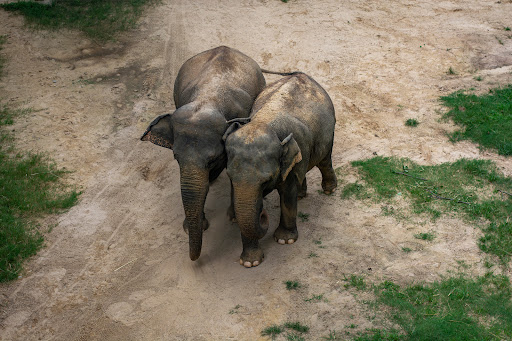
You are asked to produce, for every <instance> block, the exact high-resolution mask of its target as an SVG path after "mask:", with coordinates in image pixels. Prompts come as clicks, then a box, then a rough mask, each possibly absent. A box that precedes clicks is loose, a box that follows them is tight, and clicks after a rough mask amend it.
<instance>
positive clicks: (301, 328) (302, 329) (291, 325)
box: [284, 322, 309, 333]
mask: <svg viewBox="0 0 512 341" xmlns="http://www.w3.org/2000/svg"><path fill="white" fill-rule="evenodd" d="M284 326H285V327H286V328H288V329H292V330H295V331H297V332H299V333H307V332H309V327H308V326H306V325H303V324H301V323H300V322H286V323H285V324H284Z"/></svg>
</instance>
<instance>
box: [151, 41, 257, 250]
mask: <svg viewBox="0 0 512 341" xmlns="http://www.w3.org/2000/svg"><path fill="white" fill-rule="evenodd" d="M264 87H265V78H264V77H263V74H262V72H261V69H260V67H259V66H258V64H257V63H256V62H255V61H254V60H252V59H251V58H250V57H248V56H246V55H244V54H243V53H241V52H240V51H238V50H235V49H231V48H229V47H225V46H220V47H217V48H214V49H212V50H208V51H205V52H202V53H200V54H198V55H196V56H194V57H192V58H190V59H188V60H187V61H186V62H185V63H184V64H183V66H182V67H181V68H180V70H179V72H178V76H177V77H176V81H175V83H174V103H175V105H176V110H175V111H174V113H172V114H166V115H162V116H159V117H157V118H156V119H155V120H154V121H153V122H152V123H151V124H150V125H149V127H148V129H147V130H146V132H145V133H144V134H143V136H142V137H141V140H143V141H150V142H152V143H154V144H156V145H159V146H162V147H165V148H169V149H172V150H173V153H174V158H175V159H176V160H177V161H178V164H179V166H180V181H181V198H182V202H183V208H184V210H185V220H184V222H183V228H184V229H185V231H186V232H188V234H189V248H190V259H192V260H196V259H197V258H199V256H200V254H201V245H202V236H203V231H204V230H206V229H207V228H208V221H207V220H206V218H205V215H204V203H205V200H206V195H207V194H208V189H209V183H210V182H211V181H213V180H215V179H216V178H217V177H218V176H219V174H220V173H221V172H222V170H223V169H224V168H225V167H226V161H227V157H226V152H225V149H224V141H223V140H222V137H223V135H224V133H225V131H226V129H227V128H228V126H229V125H230V123H231V122H232V121H236V120H238V119H243V118H247V117H248V116H249V114H250V111H251V107H252V105H253V102H254V100H255V98H256V96H257V95H258V94H259V93H260V92H261V91H262V90H263V88H264ZM230 121H231V122H230ZM231 205H233V204H231ZM230 211H233V208H232V207H231V208H230Z"/></svg>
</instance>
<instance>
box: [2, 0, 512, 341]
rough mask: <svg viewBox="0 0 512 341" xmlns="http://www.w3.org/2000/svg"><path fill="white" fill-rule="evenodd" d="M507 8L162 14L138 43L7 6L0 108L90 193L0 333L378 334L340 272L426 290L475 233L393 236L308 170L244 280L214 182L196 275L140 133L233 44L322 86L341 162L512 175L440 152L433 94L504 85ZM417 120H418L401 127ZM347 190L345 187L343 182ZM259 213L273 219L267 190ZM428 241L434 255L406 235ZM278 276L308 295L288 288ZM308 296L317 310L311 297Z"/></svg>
mask: <svg viewBox="0 0 512 341" xmlns="http://www.w3.org/2000/svg"><path fill="white" fill-rule="evenodd" d="M510 13H512V2H511V1H509V0H502V1H498V2H496V1H476V0H469V1H468V0H464V1H462V0H460V1H456V0H451V1H448V0H447V1H434V0H425V1H409V0H397V1H376V0H373V1H364V2H361V1H357V0H348V1H343V2H340V1H337V0H325V1H305V0H291V1H290V2H289V3H287V4H285V3H283V2H281V1H278V0H243V1H234V0H229V1H209V0H208V1H207V0H198V1H185V0H173V1H167V0H163V1H162V3H161V5H160V6H159V7H157V8H152V9H150V10H148V11H147V12H146V14H145V16H144V17H143V18H142V20H141V24H140V27H139V28H138V29H137V30H136V31H133V32H129V33H127V34H125V35H124V36H123V37H121V38H120V39H119V41H118V42H116V43H109V44H107V45H106V46H100V45H97V44H95V43H94V42H91V41H89V40H87V39H84V38H83V37H82V36H80V35H79V34H77V33H74V32H58V33H52V32H31V31H29V30H25V29H24V28H23V27H22V20H21V19H20V18H19V17H15V16H12V15H9V14H7V13H6V12H4V11H2V10H0V34H2V35H7V36H8V42H7V44H6V45H5V49H4V53H5V55H6V57H7V59H8V61H9V62H8V63H7V65H6V74H5V76H4V78H3V79H2V82H1V83H0V86H1V95H0V97H1V98H0V99H1V100H2V101H3V102H7V103H9V104H10V105H11V106H13V107H16V106H24V107H31V108H34V109H35V110H36V111H35V112H33V113H31V114H29V115H27V116H25V117H23V118H21V119H19V120H18V122H17V124H16V125H15V126H14V129H15V130H16V137H17V142H18V144H19V146H20V147H21V148H25V149H28V150H37V151H45V152H48V153H49V154H50V155H52V156H53V157H54V158H55V159H56V160H57V162H58V163H59V164H60V165H61V166H65V167H66V168H68V169H71V170H75V173H74V174H73V175H72V178H71V181H73V182H74V183H78V184H80V185H81V186H82V187H83V189H84V194H83V196H82V198H81V202H80V203H79V204H78V205H77V206H76V207H74V208H73V209H71V210H70V211H69V212H68V213H66V214H64V215H62V216H60V217H52V218H50V219H48V220H49V222H51V221H54V222H58V225H57V226H56V227H55V228H54V229H53V230H52V232H51V233H49V234H48V238H47V246H46V248H45V249H43V250H42V251H41V252H40V253H39V255H38V256H37V257H34V258H33V259H32V260H31V261H30V262H28V263H27V265H26V273H24V275H23V277H22V278H20V279H19V280H17V281H15V282H12V283H8V284H2V285H1V286H0V307H1V310H0V339H1V340H256V339H258V338H260V332H261V330H262V329H263V328H265V327H267V326H269V325H271V324H279V323H282V322H285V321H301V322H302V323H305V324H307V325H308V326H310V327H311V331H310V333H309V334H308V339H311V340H317V339H319V338H320V337H321V336H325V335H327V334H328V332H329V330H340V331H341V330H343V329H344V327H345V326H346V325H350V324H355V325H357V328H356V329H355V330H356V331H357V330H364V329H365V328H369V327H379V326H380V325H381V324H380V323H381V321H380V319H379V318H376V319H369V318H368V317H369V315H370V313H369V312H367V311H366V310H365V307H364V305H362V304H361V303H359V302H357V301H356V300H355V299H354V297H353V296H352V295H351V294H350V293H348V292H347V291H346V290H345V289H344V288H343V282H342V278H343V274H357V275H367V276H369V278H370V279H371V280H377V279H381V278H389V279H392V280H394V281H398V282H400V283H404V282H411V281H429V280H434V279H437V278H439V275H440V274H444V273H445V272H446V271H447V270H448V269H453V268H454V267H455V266H456V260H464V261H465V262H466V263H468V264H472V265H474V266H473V269H474V271H478V270H479V268H480V260H481V257H480V255H479V252H478V247H477V246H476V240H477V237H478V234H479V232H478V230H476V229H474V228H473V227H472V226H469V225H465V224H464V223H462V222H461V221H459V220H455V219H448V218H444V219H441V220H439V221H438V222H437V223H436V224H431V223H426V224H424V225H413V224H406V223H397V222H396V220H394V219H393V218H391V217H384V216H383V215H382V214H381V209H380V207H379V206H378V205H375V206H367V205H365V204H362V203H360V202H356V201H343V200H341V199H340V198H339V196H330V197H327V196H323V195H320V194H318V193H317V190H318V189H320V173H319V172H317V171H312V172H311V173H309V174H308V183H309V187H310V188H309V196H308V197H307V198H306V199H304V200H302V201H300V203H299V211H302V212H306V213H309V214H310V217H309V221H307V222H303V223H300V225H299V231H300V238H299V240H298V242H297V243H296V244H293V245H291V246H281V245H278V244H277V243H275V242H274V241H273V240H272V236H271V233H269V234H268V235H267V236H266V237H265V238H264V240H263V243H262V244H263V248H264V250H265V255H266V259H265V262H264V263H263V264H262V265H261V266H259V267H257V268H254V269H250V270H248V269H244V268H243V267H241V266H240V265H239V264H238V256H239V254H240V252H241V242H240V236H239V231H238V229H237V226H236V225H231V224H230V223H228V220H227V217H226V216H225V212H226V209H227V206H228V201H229V189H228V179H227V176H226V175H225V174H223V175H221V177H220V179H219V180H218V181H217V182H216V183H215V184H214V185H213V186H212V187H211V190H210V194H209V196H208V199H207V204H206V215H207V216H208V217H209V220H210V224H211V227H210V229H209V230H208V232H207V233H206V234H205V237H204V241H203V252H202V255H201V258H200V259H199V260H198V261H197V262H191V261H190V260H189V258H188V239H187V236H186V235H185V234H184V233H183V230H182V228H181V223H182V220H183V217H184V214H183V209H182V207H181V198H180V188H179V178H178V167H177V164H176V162H175V161H173V156H172V152H171V151H169V150H166V149H163V148H159V147H156V146H153V145H151V144H149V143H143V142H140V141H138V137H139V136H140V134H141V133H142V132H143V131H144V129H145V127H146V125H147V124H148V123H149V122H150V121H151V119H153V118H154V117H155V116H156V115H159V114H162V113H165V112H169V111H172V110H173V103H172V96H171V94H172V85H173V82H174V78H175V76H176V73H177V71H178V69H179V67H180V66H181V64H182V63H183V62H184V61H185V60H186V59H187V58H188V57H190V56H192V55H194V54H196V53H198V52H200V51H203V50H206V49H209V48H212V47H215V46H218V45H228V46H231V47H235V48H237V49H239V50H241V51H243V52H244V53H246V54H248V55H249V56H251V57H253V58H254V59H255V60H256V61H257V62H258V63H260V65H261V66H262V67H264V68H267V69H272V70H280V71H292V70H301V71H304V72H306V73H308V74H310V75H311V76H313V77H314V78H315V79H316V80H317V81H318V82H319V83H320V84H322V85H323V86H324V87H325V88H326V90H327V91H328V92H329V94H330V95H331V97H332V99H333V102H334V104H335V108H336V111H337V120H338V122H337V127H336V136H335V139H336V140H335V147H334V148H335V150H334V155H333V161H334V165H335V167H344V168H343V169H345V170H348V169H349V168H348V165H349V162H350V161H353V160H357V159H361V158H368V157H372V156H373V155H385V156H389V155H399V156H402V157H409V158H411V159H413V160H415V161H417V162H420V163H423V164H437V163H441V162H445V161H454V160H456V159H458V158H461V157H468V158H488V159H492V160H495V161H496V162H497V163H498V165H499V166H500V167H501V168H502V169H503V170H504V172H505V173H506V174H508V175H512V160H511V159H510V158H509V159H505V158H503V157H500V156H497V155H495V154H492V153H489V152H480V151H479V150H478V148H477V147H476V146H475V145H473V144H471V143H468V142H463V143H458V144H455V145H453V144H451V143H450V142H448V140H447V138H446V137H445V134H446V132H447V131H450V130H452V129H453V126H452V125H450V124H449V123H442V122H439V117H440V115H439V114H438V110H439V109H440V106H439V103H438V98H439V96H441V95H445V94H448V93H450V92H452V91H455V90H458V89H461V88H469V87H474V88H476V89H477V90H481V91H485V90H486V89H487V88H489V87H495V86H499V85H503V84H507V83H511V82H512V39H510V38H509V37H507V33H508V34H509V35H510V32H507V31H505V30H504V27H505V26H508V27H510V26H512V21H511V20H512V19H511V17H510ZM499 41H501V42H502V44H500V42H499ZM450 67H452V68H453V69H454V70H455V71H456V73H457V74H456V75H451V76H450V75H448V74H447V71H448V69H449V68H450ZM475 76H481V77H482V78H483V81H481V82H478V81H476V80H475V79H474V77H475ZM275 79H276V78H273V77H268V78H267V80H268V81H272V80H275ZM408 118H416V119H417V120H419V121H420V122H421V123H420V125H419V126H418V127H417V128H414V129H411V128H408V127H405V126H404V121H405V120H406V119H408ZM343 179H344V181H346V182H347V181H353V180H354V174H353V172H352V171H345V172H344V173H343ZM265 205H266V207H267V209H268V211H269V214H270V218H271V222H274V224H275V223H276V221H277V219H278V214H279V211H278V200H277V195H275V194H272V195H270V197H269V198H268V199H267V200H265ZM430 229H432V230H434V231H436V233H437V236H438V237H437V238H436V240H435V241H434V242H430V243H429V242H420V241H418V240H416V239H414V238H413V234H414V233H418V232H424V231H426V230H430ZM315 240H321V241H322V245H321V246H322V248H320V247H319V245H318V244H316V243H315V242H314V241H315ZM405 246H407V247H410V248H412V249H413V250H415V251H416V252H412V253H404V252H402V251H401V248H402V247H405ZM312 252H314V253H316V254H317V255H318V257H316V258H315V257H309V255H310V254H311V253H312ZM286 280H299V281H300V282H301V283H302V284H303V287H302V288H301V290H299V291H297V292H295V291H291V292H290V291H287V290H286V289H285V286H284V284H283V281H286ZM319 294H324V297H325V298H327V300H328V301H327V302H319V303H311V302H305V301H304V299H306V298H309V297H311V296H312V295H319ZM235 307H237V308H235Z"/></svg>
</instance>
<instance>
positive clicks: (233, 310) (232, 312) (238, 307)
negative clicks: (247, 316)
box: [229, 304, 242, 315]
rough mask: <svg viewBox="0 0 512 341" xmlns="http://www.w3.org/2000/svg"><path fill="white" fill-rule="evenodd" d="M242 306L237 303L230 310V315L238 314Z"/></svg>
mask: <svg viewBox="0 0 512 341" xmlns="http://www.w3.org/2000/svg"><path fill="white" fill-rule="evenodd" d="M241 307H242V306H241V305H240V304H237V305H236V306H235V307H234V308H233V309H231V310H230V311H229V315H233V314H237V313H238V309H240V308H241Z"/></svg>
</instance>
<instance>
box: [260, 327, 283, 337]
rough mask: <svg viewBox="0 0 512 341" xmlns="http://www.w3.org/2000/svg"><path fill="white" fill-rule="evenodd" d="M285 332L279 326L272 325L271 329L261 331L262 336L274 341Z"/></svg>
mask: <svg viewBox="0 0 512 341" xmlns="http://www.w3.org/2000/svg"><path fill="white" fill-rule="evenodd" d="M283 331H284V329H283V327H281V326H278V325H275V324H274V325H272V326H270V327H267V328H265V329H263V330H262V331H261V335H262V336H270V337H271V338H272V340H274V339H275V338H276V337H277V335H279V334H281V333H282V332H283Z"/></svg>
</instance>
